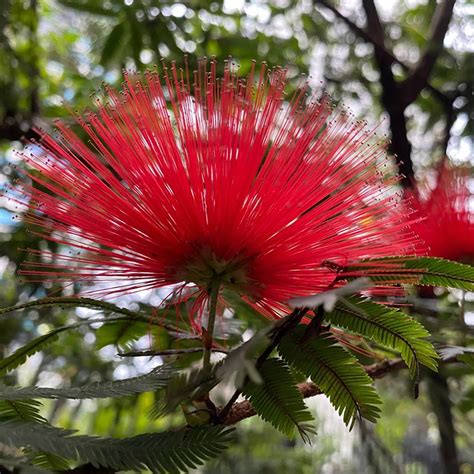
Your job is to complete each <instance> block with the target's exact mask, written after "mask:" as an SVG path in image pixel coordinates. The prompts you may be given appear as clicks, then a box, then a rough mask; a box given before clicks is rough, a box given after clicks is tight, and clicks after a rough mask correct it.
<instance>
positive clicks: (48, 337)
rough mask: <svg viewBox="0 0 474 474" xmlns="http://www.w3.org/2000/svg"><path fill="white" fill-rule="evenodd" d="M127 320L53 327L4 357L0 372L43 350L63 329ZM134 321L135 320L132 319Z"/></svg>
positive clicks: (120, 319) (12, 367) (84, 322)
mask: <svg viewBox="0 0 474 474" xmlns="http://www.w3.org/2000/svg"><path fill="white" fill-rule="evenodd" d="M124 320H125V321H129V320H130V318H123V317H118V318H115V319H88V320H84V321H80V322H78V323H74V324H70V325H68V326H61V327H59V328H56V329H53V330H52V331H50V332H48V333H47V334H43V335H42V336H39V337H37V338H35V339H33V340H31V341H29V342H28V343H26V344H25V345H24V346H22V347H20V348H19V349H17V350H16V351H15V352H14V353H13V354H11V355H9V356H8V357H6V358H5V359H3V360H1V361H0V374H1V373H2V372H8V371H11V370H13V369H16V368H17V367H18V366H19V365H21V364H23V363H24V362H25V361H26V359H27V358H28V357H30V356H32V355H33V354H36V353H37V352H39V351H41V350H43V349H44V348H45V347H47V346H49V345H51V344H52V343H53V342H55V341H56V340H57V339H58V336H59V334H60V333H62V332H64V331H69V330H71V329H76V328H78V327H79V326H83V325H87V324H94V323H104V324H113V323H115V322H117V321H120V322H121V321H124ZM133 322H135V320H134V321H133Z"/></svg>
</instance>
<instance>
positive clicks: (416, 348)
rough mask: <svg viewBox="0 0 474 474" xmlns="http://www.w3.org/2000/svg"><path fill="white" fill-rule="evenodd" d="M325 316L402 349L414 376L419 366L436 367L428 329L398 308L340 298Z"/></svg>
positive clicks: (361, 333)
mask: <svg viewBox="0 0 474 474" xmlns="http://www.w3.org/2000/svg"><path fill="white" fill-rule="evenodd" d="M324 318H325V319H326V320H327V321H329V322H330V323H332V324H335V325H336V326H339V327H341V328H343V329H346V330H349V331H351V332H353V333H355V334H359V335H361V336H364V337H366V338H367V339H370V340H372V341H375V342H377V343H379V344H381V345H382V346H385V347H389V348H391V349H395V350H396V351H398V352H400V354H401V356H402V358H403V360H404V361H405V362H406V364H407V366H408V367H409V369H410V373H411V375H412V377H413V378H415V379H418V374H419V365H420V364H423V365H425V366H426V367H429V368H430V369H432V370H436V369H437V358H438V356H437V354H436V351H435V350H434V348H433V346H432V344H431V343H430V342H429V341H427V340H426V339H425V338H426V337H428V336H429V333H428V331H427V330H426V329H425V328H424V327H423V326H422V325H421V324H420V323H419V322H418V321H416V320H414V319H413V318H411V317H409V316H408V315H406V314H405V313H403V312H402V311H400V310H398V309H396V308H389V307H387V306H385V305H382V304H377V303H374V302H372V301H370V300H369V299H367V298H361V297H358V296H350V297H345V298H341V299H340V300H339V301H338V302H337V303H336V306H335V308H334V310H333V311H331V312H328V313H326V314H325V316H324Z"/></svg>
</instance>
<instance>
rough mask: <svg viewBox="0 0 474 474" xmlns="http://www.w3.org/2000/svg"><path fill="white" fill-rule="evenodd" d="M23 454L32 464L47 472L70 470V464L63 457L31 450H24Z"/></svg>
mask: <svg viewBox="0 0 474 474" xmlns="http://www.w3.org/2000/svg"><path fill="white" fill-rule="evenodd" d="M23 453H24V454H25V455H26V456H28V462H29V463H30V464H32V465H33V466H36V467H39V468H40V469H43V470H45V471H49V472H51V471H67V470H69V469H70V466H69V462H68V461H67V460H66V459H64V458H62V457H61V456H57V455H55V454H51V453H46V452H44V451H34V450H32V449H29V448H25V449H23Z"/></svg>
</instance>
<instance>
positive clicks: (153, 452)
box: [0, 421, 233, 473]
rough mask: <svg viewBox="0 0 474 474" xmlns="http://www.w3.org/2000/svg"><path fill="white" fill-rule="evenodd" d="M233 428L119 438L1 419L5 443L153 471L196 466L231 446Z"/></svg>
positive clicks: (0, 434) (1, 440)
mask: <svg viewBox="0 0 474 474" xmlns="http://www.w3.org/2000/svg"><path fill="white" fill-rule="evenodd" d="M232 431H233V429H229V428H228V427H224V426H204V427H196V428H185V429H181V430H178V431H167V432H163V433H148V434H142V435H138V436H134V437H133V438H124V439H114V438H102V437H97V436H86V435H81V436H73V434H74V432H73V431H71V430H63V429H60V428H55V427H53V426H50V425H48V424H43V423H31V422H20V421H18V422H6V423H0V443H4V444H7V445H10V446H13V447H21V446H29V447H31V448H32V449H35V450H38V451H44V452H47V453H51V454H54V455H56V456H61V457H63V458H66V459H74V460H78V459H79V460H81V461H82V462H90V463H92V464H93V465H94V466H105V467H110V468H112V469H116V470H137V471H140V470H142V469H146V468H148V469H150V470H151V471H153V472H161V473H179V472H188V471H189V469H195V468H196V467H197V466H200V465H202V464H203V463H204V462H205V461H208V460H209V459H212V458H215V457H217V456H219V454H220V453H221V452H222V451H223V450H224V449H226V447H227V445H228V443H229V441H230V439H231V434H232Z"/></svg>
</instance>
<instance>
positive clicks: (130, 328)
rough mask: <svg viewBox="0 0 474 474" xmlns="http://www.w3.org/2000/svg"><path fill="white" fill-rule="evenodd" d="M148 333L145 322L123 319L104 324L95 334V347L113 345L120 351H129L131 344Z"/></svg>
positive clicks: (148, 326) (147, 326)
mask: <svg viewBox="0 0 474 474" xmlns="http://www.w3.org/2000/svg"><path fill="white" fill-rule="evenodd" d="M149 331H150V325H149V324H148V323H146V322H145V321H137V320H134V319H124V320H117V321H113V322H110V323H109V324H104V325H103V326H101V327H100V328H99V329H98V330H97V332H96V338H97V342H96V344H97V347H98V348H99V349H101V348H102V347H105V346H108V345H109V344H113V345H114V346H117V347H118V348H119V349H120V351H127V350H130V348H131V344H132V343H133V342H135V341H136V340H138V339H140V337H142V336H144V335H146V334H147V333H148V332H149Z"/></svg>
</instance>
